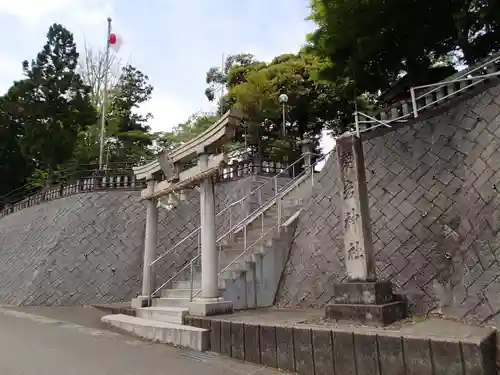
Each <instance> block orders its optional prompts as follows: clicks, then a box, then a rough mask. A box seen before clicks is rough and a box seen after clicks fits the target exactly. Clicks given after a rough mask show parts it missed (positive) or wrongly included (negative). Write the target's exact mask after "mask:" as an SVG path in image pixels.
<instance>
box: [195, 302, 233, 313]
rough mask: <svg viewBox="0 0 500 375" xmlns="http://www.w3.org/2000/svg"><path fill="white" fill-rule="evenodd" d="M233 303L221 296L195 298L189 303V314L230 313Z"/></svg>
mask: <svg viewBox="0 0 500 375" xmlns="http://www.w3.org/2000/svg"><path fill="white" fill-rule="evenodd" d="M232 312H233V303H232V302H231V301H224V300H223V299H222V298H196V299H195V300H194V301H193V302H191V303H190V304H189V315H191V316H212V315H222V314H232Z"/></svg>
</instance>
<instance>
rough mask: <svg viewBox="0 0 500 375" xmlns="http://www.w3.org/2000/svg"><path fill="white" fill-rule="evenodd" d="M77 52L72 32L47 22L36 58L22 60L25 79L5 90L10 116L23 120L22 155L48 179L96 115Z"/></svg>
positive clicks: (65, 159)
mask: <svg viewBox="0 0 500 375" xmlns="http://www.w3.org/2000/svg"><path fill="white" fill-rule="evenodd" d="M78 56H79V55H78V52H77V50H76V44H75V42H74V40H73V34H72V33H71V32H69V31H68V30H67V29H66V28H64V27H63V26H62V25H60V24H54V25H52V26H50V28H49V31H48V33H47V42H46V44H45V45H44V47H43V49H42V51H41V52H39V53H38V55H37V57H36V59H34V60H32V61H31V63H29V62H28V61H24V62H23V69H24V72H25V75H26V79H24V80H22V81H19V82H17V83H16V84H15V85H14V86H13V87H12V88H11V90H10V93H9V100H11V101H12V102H14V103H13V105H12V106H15V107H17V108H18V110H16V111H15V112H12V113H11V114H10V116H11V117H12V119H13V121H14V122H19V123H22V125H23V136H22V138H21V139H20V145H21V148H22V150H23V153H24V155H25V158H27V159H28V160H30V161H32V162H33V164H34V165H35V168H36V170H38V171H39V172H38V173H37V174H38V175H43V173H46V174H47V175H48V180H50V179H51V177H52V174H53V173H54V171H55V170H56V169H57V168H58V167H59V166H60V165H61V164H63V163H65V162H67V161H68V160H69V159H70V158H71V157H72V155H73V150H74V148H75V144H76V142H77V138H78V134H79V132H80V131H81V130H82V129H84V128H85V127H86V126H87V125H89V124H93V123H95V120H96V112H95V109H94V107H93V106H92V104H91V102H90V98H89V87H88V86H86V85H85V84H84V83H83V81H82V78H81V76H80V75H79V74H78V73H77V71H76V69H77V64H78Z"/></svg>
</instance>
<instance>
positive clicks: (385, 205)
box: [277, 85, 500, 325]
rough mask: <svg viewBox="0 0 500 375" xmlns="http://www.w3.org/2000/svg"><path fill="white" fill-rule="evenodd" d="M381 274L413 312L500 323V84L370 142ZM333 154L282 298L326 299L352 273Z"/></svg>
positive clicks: (312, 303)
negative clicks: (346, 255) (437, 310)
mask: <svg viewBox="0 0 500 375" xmlns="http://www.w3.org/2000/svg"><path fill="white" fill-rule="evenodd" d="M363 147H364V154H365V163H366V168H367V180H368V188H369V193H370V206H371V221H372V226H373V240H374V247H375V252H376V261H377V272H378V276H379V277H380V278H383V279H388V280H391V281H392V282H393V283H394V286H395V289H396V290H397V291H399V292H400V293H402V294H404V295H406V296H407V297H408V299H409V303H410V309H411V312H413V313H425V312H428V311H430V310H433V309H435V308H441V309H442V310H443V311H444V313H445V314H447V315H452V316H454V317H458V318H462V319H467V320H471V321H475V322H480V323H487V324H494V325H498V324H500V298H499V297H498V296H499V293H500V263H499V261H500V237H499V236H498V234H499V231H500V207H499V206H500V85H496V86H492V87H487V88H484V89H483V90H482V91H481V92H479V93H476V94H475V95H474V96H472V97H468V98H463V99H461V101H460V102H459V103H455V104H454V105H453V106H451V107H450V108H448V109H446V110H444V111H443V110H441V111H440V112H439V113H437V112H436V115H435V116H433V117H428V118H426V119H424V120H421V121H419V122H413V123H411V124H410V125H406V126H400V127H398V128H394V129H392V130H391V131H387V132H384V133H381V134H378V135H375V136H373V137H371V138H370V139H368V138H366V139H365V140H364V142H363ZM338 201H339V174H338V170H337V160H336V155H335V154H332V156H331V157H330V158H329V160H328V162H327V163H326V165H325V166H324V168H323V171H322V173H321V174H320V176H318V179H317V182H316V185H315V187H314V189H313V192H312V194H311V196H310V197H309V199H308V200H307V201H306V206H305V209H304V211H303V213H302V215H301V217H300V218H299V223H298V227H297V230H296V235H295V239H294V243H293V247H292V251H291V256H290V259H289V261H288V263H287V266H286V269H285V272H284V275H283V278H282V280H281V285H280V289H279V293H278V297H277V302H278V305H279V306H287V307H292V306H293V307H295V306H300V307H320V306H324V305H325V304H326V303H328V302H329V300H330V299H331V297H332V294H333V291H332V285H333V284H334V283H335V282H339V281H342V280H343V279H344V277H345V270H344V265H343V262H342V261H343V257H344V253H343V242H342V241H343V237H342V236H343V234H342V233H343V221H342V217H341V212H340V206H339V202H338Z"/></svg>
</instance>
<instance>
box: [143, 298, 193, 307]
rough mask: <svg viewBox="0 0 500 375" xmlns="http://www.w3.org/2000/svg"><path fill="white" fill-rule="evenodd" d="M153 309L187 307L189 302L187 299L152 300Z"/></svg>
mask: <svg viewBox="0 0 500 375" xmlns="http://www.w3.org/2000/svg"><path fill="white" fill-rule="evenodd" d="M152 301H153V307H188V306H189V303H190V302H191V301H190V300H189V297H188V298H184V297H179V298H172V297H169V298H163V297H161V298H153V300H152Z"/></svg>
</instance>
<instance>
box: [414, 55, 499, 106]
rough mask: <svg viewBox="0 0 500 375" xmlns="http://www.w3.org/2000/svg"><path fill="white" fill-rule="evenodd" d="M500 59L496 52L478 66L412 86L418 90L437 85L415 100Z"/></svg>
mask: <svg viewBox="0 0 500 375" xmlns="http://www.w3.org/2000/svg"><path fill="white" fill-rule="evenodd" d="M499 60H500V54H498V55H497V56H496V57H494V58H493V59H491V58H489V59H488V58H487V59H486V61H485V62H483V63H481V64H480V65H478V66H475V67H473V68H470V69H465V70H464V71H462V72H458V73H456V74H454V75H452V76H450V77H448V78H446V79H445V80H443V81H440V82H436V83H430V84H427V85H421V86H415V87H412V88H411V89H413V90H418V89H425V88H428V87H434V86H439V87H436V88H435V89H433V90H430V91H427V92H425V93H424V94H422V95H420V96H419V97H417V98H416V100H419V99H422V98H423V97H425V96H427V95H429V94H431V93H433V92H435V91H437V90H439V89H440V88H443V87H446V86H447V85H449V84H450V83H453V82H459V81H461V78H463V77H465V76H467V75H469V74H471V73H473V72H476V71H478V70H480V69H483V68H485V67H487V66H488V65H491V64H493V63H495V62H497V61H499ZM469 79H470V78H467V79H465V80H469Z"/></svg>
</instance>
